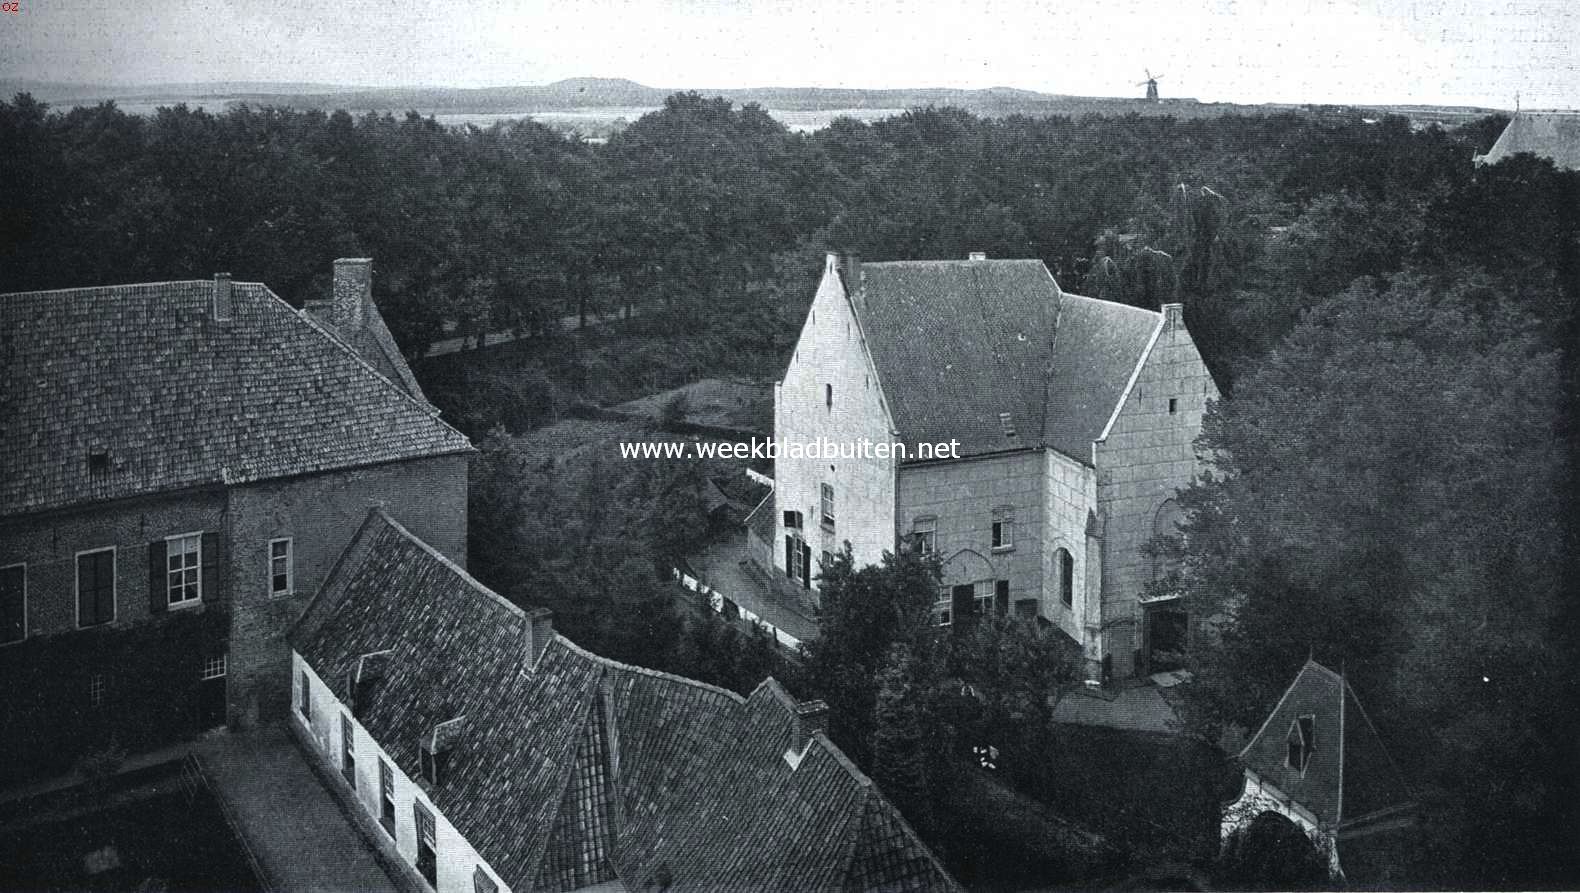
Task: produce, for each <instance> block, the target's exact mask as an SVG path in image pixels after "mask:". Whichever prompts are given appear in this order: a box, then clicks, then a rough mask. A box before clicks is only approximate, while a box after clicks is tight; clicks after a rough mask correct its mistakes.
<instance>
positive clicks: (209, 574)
mask: <svg viewBox="0 0 1580 893" xmlns="http://www.w3.org/2000/svg"><path fill="white" fill-rule="evenodd" d="M202 548H203V556H202V558H203V600H204V601H206V602H212V601H216V600H217V599H218V598H219V566H220V561H219V534H217V533H213V532H205V533H204V534H203V546H202Z"/></svg>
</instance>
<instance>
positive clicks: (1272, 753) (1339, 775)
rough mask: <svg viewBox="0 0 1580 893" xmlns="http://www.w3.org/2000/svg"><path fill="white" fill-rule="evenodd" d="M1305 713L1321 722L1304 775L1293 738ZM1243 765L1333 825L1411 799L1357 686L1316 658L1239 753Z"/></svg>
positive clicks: (1409, 801) (1404, 804)
mask: <svg viewBox="0 0 1580 893" xmlns="http://www.w3.org/2000/svg"><path fill="white" fill-rule="evenodd" d="M1307 715H1309V716H1311V717H1313V719H1314V722H1315V728H1316V749H1315V750H1314V751H1313V752H1312V754H1311V758H1310V760H1309V762H1308V763H1307V765H1306V770H1305V772H1303V773H1302V772H1301V771H1300V770H1298V769H1294V768H1291V767H1290V766H1289V763H1288V753H1289V751H1288V740H1289V735H1290V729H1291V726H1292V725H1293V724H1294V723H1295V722H1296V721H1297V720H1298V719H1299V718H1300V717H1302V716H1307ZM1240 762H1241V763H1243V764H1244V765H1245V767H1246V768H1248V769H1250V770H1252V771H1254V772H1255V773H1256V774H1257V775H1258V776H1259V777H1260V778H1261V779H1262V780H1263V781H1265V782H1267V783H1269V784H1271V785H1273V786H1274V787H1276V788H1278V789H1279V790H1280V791H1282V792H1284V794H1286V795H1288V796H1289V798H1290V799H1292V800H1294V801H1295V802H1296V803H1299V804H1300V805H1301V806H1303V807H1305V808H1306V809H1308V810H1310V811H1311V812H1312V813H1313V814H1314V815H1316V816H1317V818H1318V819H1319V820H1321V821H1322V822H1324V823H1327V824H1331V825H1334V826H1342V825H1344V824H1346V823H1348V822H1353V821H1357V820H1360V819H1364V818H1365V817H1366V816H1368V815H1371V814H1372V813H1375V812H1378V811H1379V810H1383V809H1389V808H1393V807H1400V806H1407V805H1409V804H1410V803H1411V796H1410V791H1409V789H1408V787H1406V785H1405V783H1404V779H1403V778H1402V776H1401V775H1400V773H1399V769H1398V767H1397V766H1396V765H1395V764H1394V763H1393V760H1392V759H1391V758H1390V757H1389V756H1388V753H1387V751H1386V750H1385V749H1384V748H1383V743H1382V739H1381V738H1380V737H1379V736H1378V734H1377V729H1376V728H1375V727H1374V726H1373V725H1372V723H1371V720H1370V718H1368V717H1367V715H1366V712H1365V711H1364V710H1363V709H1362V708H1361V705H1360V701H1359V699H1357V698H1356V697H1355V690H1354V689H1353V688H1351V687H1350V685H1349V683H1348V682H1346V681H1345V680H1344V678H1343V677H1341V676H1340V675H1339V674H1337V673H1335V672H1333V671H1332V670H1329V669H1328V668H1327V667H1324V666H1322V665H1321V664H1319V663H1317V662H1316V661H1307V662H1306V665H1305V666H1304V667H1301V669H1300V673H1299V674H1298V675H1296V676H1295V681H1294V682H1292V683H1290V686H1289V688H1288V689H1287V690H1285V692H1284V695H1283V697H1282V698H1280V699H1279V701H1278V705H1277V706H1276V707H1274V708H1273V712H1272V715H1270V716H1269V717H1268V718H1267V721H1266V722H1265V723H1263V725H1262V728H1261V729H1260V730H1259V731H1258V732H1257V734H1256V737H1254V738H1252V739H1251V742H1250V743H1249V744H1247V745H1246V746H1245V749H1244V750H1242V751H1241V752H1240Z"/></svg>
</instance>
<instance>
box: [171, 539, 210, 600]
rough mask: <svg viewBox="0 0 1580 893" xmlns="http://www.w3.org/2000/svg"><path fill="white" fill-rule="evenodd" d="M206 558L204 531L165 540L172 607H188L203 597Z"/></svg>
mask: <svg viewBox="0 0 1580 893" xmlns="http://www.w3.org/2000/svg"><path fill="white" fill-rule="evenodd" d="M202 558H203V534H202V533H188V534H184V535H182V536H172V537H168V538H167V539H166V540H165V594H166V595H167V596H168V601H167V604H169V605H170V607H172V608H180V607H186V606H187V605H195V604H197V603H198V602H200V601H202V600H203V580H202V574H201V568H202V566H203V560H202Z"/></svg>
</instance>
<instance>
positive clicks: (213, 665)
mask: <svg viewBox="0 0 1580 893" xmlns="http://www.w3.org/2000/svg"><path fill="white" fill-rule="evenodd" d="M228 664H229V661H228V660H226V658H225V655H223V654H221V655H219V656H218V657H210V658H208V659H206V660H204V661H203V678H204V679H205V680H207V679H220V678H223V677H224V675H225V671H226V669H228Z"/></svg>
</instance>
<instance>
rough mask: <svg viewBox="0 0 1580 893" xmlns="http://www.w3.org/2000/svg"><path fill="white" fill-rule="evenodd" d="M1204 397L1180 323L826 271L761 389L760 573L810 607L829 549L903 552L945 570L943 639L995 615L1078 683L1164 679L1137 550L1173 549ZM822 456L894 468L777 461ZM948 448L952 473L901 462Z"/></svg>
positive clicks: (988, 275)
mask: <svg viewBox="0 0 1580 893" xmlns="http://www.w3.org/2000/svg"><path fill="white" fill-rule="evenodd" d="M1217 396H1218V391H1217V388H1216V386H1215V385H1214V383H1213V380H1212V377H1211V376H1210V375H1209V374H1208V371H1207V368H1206V366H1205V365H1204V364H1203V363H1202V360H1201V356H1200V354H1199V353H1198V352H1197V350H1196V346H1195V344H1194V342H1193V341H1192V340H1191V336H1190V333H1189V332H1188V331H1187V330H1186V328H1185V324H1184V320H1183V318H1182V314H1181V307H1180V305H1178V304H1170V305H1167V306H1165V307H1163V308H1162V310H1161V311H1160V312H1154V311H1148V310H1142V309H1139V308H1136V307H1130V306H1126V305H1122V304H1117V303H1113V302H1109V301H1099V300H1094V299H1092V298H1086V297H1081V296H1079V295H1073V294H1069V293H1066V292H1064V291H1063V290H1061V289H1060V288H1059V285H1058V283H1056V282H1055V281H1054V280H1053V277H1052V276H1051V275H1050V274H1049V273H1048V270H1047V267H1045V266H1044V265H1043V264H1042V262H1041V261H1036V260H988V259H987V258H985V257H983V256H981V255H972V257H971V258H970V259H968V260H960V261H906V262H893V263H861V262H859V261H858V260H856V259H854V258H850V257H841V256H839V255H832V254H831V255H829V257H828V261H827V264H826V266H825V268H824V271H823V276H822V279H821V281H820V282H819V284H818V290H817V295H816V297H815V298H814V300H813V303H812V307H811V309H810V311H809V312H808V314H807V319H806V322H805V325H804V326H803V328H802V330H801V335H800V338H799V340H798V341H797V343H796V349H795V353H794V355H793V357H792V359H791V361H790V364H789V367H788V368H787V369H786V371H785V374H784V378H783V380H782V381H781V382H780V383H779V385H778V386H777V388H776V390H775V396H774V435H775V438H776V439H777V440H779V441H780V443H781V449H780V454H779V456H778V457H777V458H776V459H775V465H774V478H775V481H774V486H775V490H774V505H773V507H772V518H771V520H772V523H773V530H772V534H771V539H770V540H769V542H770V543H771V546H772V548H771V552H772V560H773V567H774V569H775V570H776V571H777V573H778V574H780V575H781V576H783V577H787V578H789V579H790V580H791V581H793V582H795V583H796V584H797V585H800V586H803V587H806V588H808V589H813V588H815V587H816V585H817V573H818V566H819V563H820V562H821V561H822V560H825V558H826V556H827V555H829V554H831V553H833V552H835V551H837V550H838V549H839V548H841V546H842V544H843V543H844V542H847V541H848V542H849V543H850V544H851V548H852V551H853V553H854V556H855V559H856V561H857V563H858V565H859V564H868V563H876V562H878V561H879V560H880V559H881V557H882V554H883V552H884V551H887V550H893V549H895V548H897V547H898V546H900V545H902V544H912V543H914V544H916V545H917V546H918V547H920V548H925V549H930V550H935V551H936V552H937V553H938V554H939V556H940V557H941V559H942V560H943V563H944V575H945V579H944V584H945V587H946V593H945V594H944V595H943V597H942V598H941V599H940V602H939V605H938V609H937V616H938V618H939V621H940V622H941V623H944V622H953V620H954V618H956V617H959V616H961V615H963V614H968V613H973V612H978V611H988V610H996V611H999V612H1007V611H1011V610H1013V611H1017V612H1020V613H1023V614H1027V615H1034V616H1037V617H1040V618H1042V619H1043V620H1045V621H1046V622H1048V623H1050V624H1052V625H1055V626H1057V627H1058V628H1059V629H1061V630H1063V631H1064V632H1065V633H1067V634H1068V635H1069V636H1070V638H1071V639H1072V640H1074V641H1075V642H1077V643H1079V644H1080V646H1081V649H1082V652H1083V654H1084V656H1085V658H1086V660H1087V665H1088V668H1089V672H1090V673H1091V674H1092V675H1093V677H1096V676H1097V675H1098V674H1100V673H1105V672H1106V673H1107V674H1111V675H1113V676H1126V675H1130V674H1131V673H1133V672H1139V671H1142V670H1143V669H1144V668H1147V669H1158V668H1162V667H1165V666H1167V665H1169V664H1170V663H1171V662H1172V661H1173V660H1174V659H1175V655H1176V653H1177V652H1179V651H1182V650H1183V649H1184V648H1185V644H1186V637H1187V627H1188V624H1187V622H1186V617H1185V614H1184V611H1183V608H1182V607H1181V606H1180V604H1179V601H1178V600H1177V599H1159V600H1156V601H1154V602H1152V603H1150V604H1144V603H1143V601H1142V590H1143V589H1144V587H1145V586H1146V584H1147V583H1148V582H1150V581H1151V580H1152V579H1153V577H1154V575H1155V574H1157V573H1159V572H1160V570H1161V569H1160V568H1159V567H1157V566H1156V562H1155V561H1153V560H1152V559H1150V558H1148V557H1147V556H1146V555H1145V554H1144V552H1143V550H1142V546H1143V545H1144V544H1145V543H1146V542H1147V541H1149V540H1150V539H1152V538H1153V536H1154V535H1155V534H1158V533H1174V532H1176V528H1175V526H1174V525H1175V523H1176V522H1177V521H1178V520H1179V517H1180V512H1179V509H1178V505H1177V503H1176V502H1175V500H1174V497H1175V494H1176V491H1177V490H1178V489H1179V488H1181V487H1183V486H1185V485H1186V484H1187V483H1189V482H1190V481H1191V480H1192V479H1193V478H1194V477H1195V476H1196V475H1197V474H1198V473H1199V471H1200V470H1201V468H1202V463H1201V461H1200V459H1199V457H1198V456H1197V453H1196V450H1195V445H1194V441H1195V439H1196V436H1197V435H1198V434H1199V433H1200V431H1201V419H1202V413H1203V411H1204V410H1205V408H1206V405H1207V402H1208V401H1209V400H1213V399H1216V398H1217ZM823 440H831V441H836V442H845V443H854V442H857V441H861V440H866V441H869V442H878V441H883V442H897V443H901V444H904V445H905V446H906V448H907V456H906V458H903V459H902V458H882V457H869V458H862V459H855V458H843V459H842V458H834V459H830V458H827V457H818V458H806V457H802V458H797V457H795V456H791V455H787V447H788V445H789V444H791V443H803V444H805V443H813V442H822V441H823ZM950 442H953V443H954V444H955V445H956V448H957V455H958V458H952V459H928V458H918V457H920V456H922V455H923V453H924V450H925V448H926V447H928V446H935V445H937V444H944V443H950ZM768 520H769V519H768V518H764V517H760V516H754V518H753V519H752V529H753V530H754V531H757V532H758V536H769V534H768Z"/></svg>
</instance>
